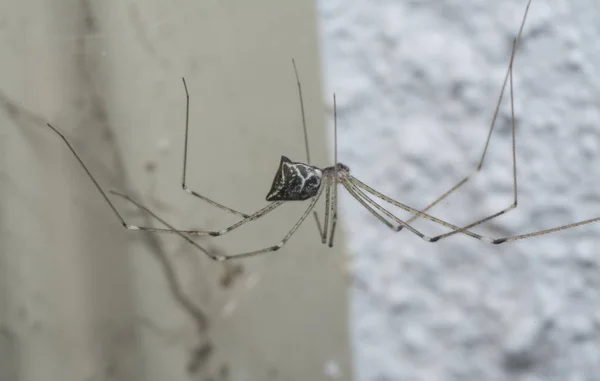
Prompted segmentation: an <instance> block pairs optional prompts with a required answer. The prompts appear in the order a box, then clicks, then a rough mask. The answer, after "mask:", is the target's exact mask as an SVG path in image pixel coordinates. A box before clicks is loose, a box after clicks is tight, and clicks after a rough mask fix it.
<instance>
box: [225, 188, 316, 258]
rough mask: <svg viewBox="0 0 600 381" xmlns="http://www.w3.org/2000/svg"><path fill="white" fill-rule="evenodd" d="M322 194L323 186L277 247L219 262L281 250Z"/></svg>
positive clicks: (236, 255) (234, 255)
mask: <svg viewBox="0 0 600 381" xmlns="http://www.w3.org/2000/svg"><path fill="white" fill-rule="evenodd" d="M322 193H323V187H322V186H321V188H320V189H319V193H317V195H316V196H315V197H313V199H312V201H311V202H310V204H309V205H308V207H307V208H306V210H305V211H304V213H303V214H302V216H301V217H300V218H299V219H298V221H296V223H295V224H294V226H293V227H292V228H291V229H290V231H289V232H288V233H287V234H286V235H285V237H283V239H282V240H281V241H280V242H279V243H278V244H277V245H274V246H269V247H266V248H264V249H260V250H255V251H249V252H247V253H241V254H233V255H227V256H222V257H220V258H219V259H218V260H220V261H226V260H230V259H237V258H244V257H251V256H255V255H259V254H265V253H269V252H272V251H277V250H279V249H281V248H282V247H283V245H285V243H286V242H287V241H288V240H289V239H290V238H291V237H292V235H293V234H294V233H295V232H296V230H297V229H298V228H299V227H300V225H301V224H302V222H304V220H305V219H306V217H307V216H308V215H309V214H310V212H311V211H312V210H313V209H314V207H315V205H316V204H317V201H319V198H320V197H321V194H322Z"/></svg>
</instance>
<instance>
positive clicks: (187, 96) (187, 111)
mask: <svg viewBox="0 0 600 381" xmlns="http://www.w3.org/2000/svg"><path fill="white" fill-rule="evenodd" d="M181 79H182V81H183V88H184V89H185V99H186V105H185V143H184V148H183V175H182V179H181V188H182V189H183V190H184V191H186V192H187V193H189V194H191V195H192V196H196V197H198V198H199V199H201V200H203V201H205V202H207V203H209V204H211V205H212V206H215V207H217V208H219V209H222V210H225V211H227V212H229V213H231V214H235V215H237V216H241V217H244V218H246V217H248V215H247V214H245V213H242V212H239V211H237V210H235V209H232V208H229V207H227V206H225V205H223V204H220V203H218V202H216V201H213V200H211V199H209V198H208V197H206V196H203V195H201V194H200V193H198V192H196V191H194V190H193V189H191V188H189V187H188V186H187V185H186V175H187V152H188V131H189V125H190V123H189V122H190V93H189V92H188V88H187V84H186V83H185V78H181Z"/></svg>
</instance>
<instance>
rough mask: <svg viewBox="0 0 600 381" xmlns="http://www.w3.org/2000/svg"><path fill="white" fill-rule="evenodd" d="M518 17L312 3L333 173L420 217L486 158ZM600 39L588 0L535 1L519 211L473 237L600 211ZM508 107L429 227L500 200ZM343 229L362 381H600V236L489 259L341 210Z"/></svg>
mask: <svg viewBox="0 0 600 381" xmlns="http://www.w3.org/2000/svg"><path fill="white" fill-rule="evenodd" d="M525 5H526V1H525V0H509V1H487V0H468V1H464V0H441V1H397V0H396V1H393V0H388V1H383V0H382V1H352V2H348V1H341V0H321V1H320V19H321V33H322V38H323V52H324V72H325V78H326V83H327V85H326V89H327V94H330V93H331V92H333V91H336V92H337V95H338V112H339V125H340V131H339V150H340V152H339V154H340V158H339V160H340V161H342V162H344V163H346V164H348V165H349V166H350V167H351V168H352V170H353V173H354V174H355V176H357V177H358V178H360V179H363V180H364V181H365V182H367V183H368V184H371V185H372V186H374V187H375V188H376V189H379V190H381V191H383V192H384V193H386V194H388V195H391V196H393V197H395V198H397V199H399V200H400V201H403V202H405V203H407V204H408V205H411V206H414V207H418V208H419V207H421V208H422V207H424V206H425V205H426V204H427V203H428V202H429V201H431V200H433V199H434V198H435V197H436V196H437V195H440V194H442V193H443V192H444V191H445V190H446V189H448V188H450V187H451V186H452V185H453V184H454V183H455V182H457V181H458V180H459V179H460V178H462V177H463V176H464V175H466V174H467V173H468V172H469V171H470V170H471V169H472V168H474V166H475V165H476V162H477V160H478V155H480V153H481V150H482V149H483V143H484V139H485V135H486V133H487V129H488V124H489V122H490V119H491V116H492V112H493V107H494V103H495V102H496V98H497V94H498V92H499V90H500V85H501V82H502V78H503V75H504V72H505V70H506V67H507V63H508V58H509V53H510V49H511V43H512V39H513V37H514V36H515V35H516V32H517V30H518V26H519V24H520V20H521V18H522V16H523V12H524V9H525ZM598 40H600V3H599V2H598V1H597V0H577V1H569V0H549V1H539V0H534V1H533V3H532V6H531V10H530V13H529V18H528V21H527V23H526V25H525V31H524V38H523V40H522V44H521V49H520V50H519V52H518V53H517V57H516V65H515V98H516V99H515V108H516V113H517V118H518V119H517V123H518V137H517V139H518V140H517V145H518V153H517V155H518V165H519V186H520V188H519V202H520V203H519V207H518V208H517V209H516V210H515V211H512V212H510V213H509V214H508V215H506V216H503V217H501V218H498V219H497V220H494V221H493V222H490V223H488V224H486V225H485V227H484V228H482V229H479V231H481V232H482V233H483V234H486V235H490V236H505V235H513V234H519V233H525V232H529V231H534V230H539V229H544V228H549V227H553V226H556V225H560V224H565V223H569V222H574V221H578V220H582V219H587V218H592V217H595V216H597V215H599V214H600V191H599V190H598V176H599V175H600V165H598V163H600V157H598V148H599V147H600V53H599V50H598V49H597V46H598V45H597V44H598ZM506 106H507V103H505V104H504V107H503V109H502V111H501V114H500V116H499V121H498V122H499V123H498V126H497V131H496V132H497V133H496V134H495V136H494V137H493V140H492V144H491V151H490V152H489V156H488V159H487V162H486V164H485V165H484V169H483V171H482V172H481V173H480V174H478V175H477V176H476V177H475V178H474V179H473V180H472V181H471V183H470V184H468V185H466V186H465V187H464V189H463V190H462V191H460V192H459V195H457V196H456V197H452V198H449V199H448V202H444V203H443V204H442V205H439V206H438V207H437V208H436V209H434V210H433V214H434V215H436V216H439V217H442V218H447V219H449V220H451V221H452V222H454V223H456V224H466V223H468V222H470V221H472V220H475V219H476V218H478V217H482V216H485V215H487V214H490V213H492V212H495V211H497V210H500V209H502V208H503V207H505V206H508V205H509V204H510V203H511V163H510V129H509V127H510V124H509V121H510V113H509V108H508V107H506ZM398 215H399V216H405V214H402V213H399V214H398ZM342 221H343V223H344V224H345V226H346V227H347V229H348V231H349V233H350V234H349V237H350V238H349V241H350V242H349V247H350V250H351V252H352V253H353V256H354V260H355V266H356V273H357V275H356V276H357V279H358V281H357V282H356V285H355V287H354V296H353V310H352V321H353V323H352V325H353V328H352V329H353V346H354V354H355V369H356V374H357V379H360V380H377V381H384V380H394V381H397V380H463V381H464V380H509V379H510V380H517V379H521V380H525V379H527V380H596V379H598V377H599V376H598V375H599V374H600V349H599V346H598V342H599V340H600V255H599V254H600V252H599V250H598V247H599V244H600V235H599V234H598V232H599V231H600V226H598V225H589V226H587V227H581V228H577V229H573V230H570V231H565V232H561V233H557V234H553V235H549V236H544V237H538V238H532V239H529V240H525V241H520V242H515V243H509V244H505V245H500V246H492V245H489V244H486V243H483V242H479V241H476V240H473V239H471V238H469V237H464V236H462V237H458V236H455V237H452V238H449V239H448V240H444V241H440V242H438V243H436V244H430V243H426V242H423V241H421V240H420V239H419V238H418V237H416V236H414V235H411V234H410V233H409V232H405V231H403V232H401V233H398V234H394V233H392V232H391V231H389V230H388V229H387V228H386V227H385V226H383V225H381V224H380V223H379V222H378V221H377V220H376V219H375V218H373V217H372V216H371V215H370V214H368V212H366V211H365V210H364V209H362V207H361V206H360V205H359V204H358V203H357V202H355V201H354V200H352V199H351V198H350V197H345V198H344V199H343V201H342ZM417 226H418V227H420V228H422V229H423V231H424V232H427V233H430V234H433V233H435V232H438V231H440V232H441V231H444V230H441V229H438V228H436V227H435V226H433V225H432V224H430V223H419V224H417Z"/></svg>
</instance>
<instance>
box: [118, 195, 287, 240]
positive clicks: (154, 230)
mask: <svg viewBox="0 0 600 381" xmlns="http://www.w3.org/2000/svg"><path fill="white" fill-rule="evenodd" d="M110 193H111V194H114V195H115V196H119V197H122V198H124V199H125V200H128V201H130V202H132V203H134V204H135V205H136V206H138V207H139V208H140V209H142V210H144V211H146V212H148V213H150V214H154V213H152V211H151V210H150V209H148V208H147V207H145V206H143V205H141V204H140V203H138V202H133V200H132V199H131V197H129V196H127V195H124V194H122V193H119V192H115V191H110ZM282 204H283V201H275V202H272V203H270V204H269V205H267V206H265V207H264V208H262V209H260V210H259V211H257V212H256V213H254V214H251V215H249V216H248V217H246V218H244V219H243V220H240V221H238V222H237V223H235V224H233V225H231V226H228V227H226V228H224V229H221V230H213V231H205V230H180V229H161V228H153V227H148V226H137V225H127V226H126V228H127V229H129V230H143V231H147V232H152V233H170V234H178V233H181V234H188V235H193V236H210V237H218V236H221V235H224V234H227V233H229V232H230V231H232V230H234V229H237V228H239V227H240V226H242V225H244V224H246V223H248V222H251V221H254V220H257V219H259V218H260V217H262V216H264V215H265V214H267V213H269V212H271V211H273V210H274V209H275V208H278V207H279V206H281V205H282Z"/></svg>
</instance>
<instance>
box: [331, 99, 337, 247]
mask: <svg viewBox="0 0 600 381" xmlns="http://www.w3.org/2000/svg"><path fill="white" fill-rule="evenodd" d="M333 149H334V154H333V158H334V159H333V181H332V183H331V184H332V185H333V195H332V201H331V210H332V212H331V214H332V217H331V234H330V235H329V247H333V236H334V235H335V228H336V226H337V189H338V187H337V182H338V180H339V179H338V170H337V168H338V166H337V102H336V100H335V93H333Z"/></svg>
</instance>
